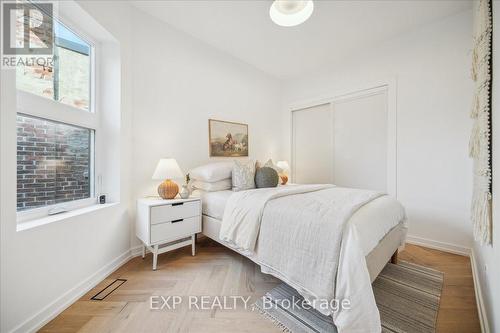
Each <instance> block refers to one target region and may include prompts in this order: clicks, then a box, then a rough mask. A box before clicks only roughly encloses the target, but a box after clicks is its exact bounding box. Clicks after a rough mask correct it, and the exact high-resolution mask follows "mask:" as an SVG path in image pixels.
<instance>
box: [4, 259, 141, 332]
mask: <svg viewBox="0 0 500 333" xmlns="http://www.w3.org/2000/svg"><path fill="white" fill-rule="evenodd" d="M131 258H132V249H130V250H127V251H125V252H124V253H122V254H121V255H119V256H118V257H116V258H115V259H113V260H111V262H109V263H108V264H106V265H105V266H104V267H102V268H101V269H100V270H98V271H97V272H95V273H94V274H92V275H91V276H90V277H88V278H87V279H85V280H84V281H82V282H80V283H79V284H77V285H76V286H75V287H74V288H72V289H70V290H68V291H67V292H66V293H64V294H63V295H61V296H60V297H59V298H57V299H56V300H55V301H54V302H52V303H50V304H48V305H47V306H46V307H44V308H43V309H42V310H40V311H39V312H38V313H36V314H35V315H33V316H32V317H30V318H28V319H27V320H25V321H24V322H23V323H21V324H20V325H18V326H16V327H15V328H14V329H12V330H11V331H10V332H11V333H14V332H15V333H17V332H36V331H38V330H39V329H40V328H41V327H42V326H43V325H45V324H47V323H48V322H49V321H51V320H52V319H54V318H55V317H57V315H59V314H60V313H61V312H63V311H64V310H65V309H66V308H68V307H69V306H70V305H71V304H73V303H74V302H76V301H77V300H78V299H79V298H80V297H82V296H83V295H85V294H86V293H87V292H88V291H89V290H91V289H92V288H94V287H95V286H96V285H97V284H98V283H100V282H101V281H102V280H104V279H105V278H106V277H107V276H108V275H109V274H111V273H113V272H114V271H115V270H116V269H118V268H119V267H120V266H122V265H123V264H125V263H126V262H127V261H128V260H130V259H131Z"/></svg>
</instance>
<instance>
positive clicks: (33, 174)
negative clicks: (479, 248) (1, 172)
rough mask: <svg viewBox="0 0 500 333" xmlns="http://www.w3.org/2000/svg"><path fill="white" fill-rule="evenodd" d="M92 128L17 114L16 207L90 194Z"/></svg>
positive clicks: (21, 208) (68, 199)
mask: <svg viewBox="0 0 500 333" xmlns="http://www.w3.org/2000/svg"><path fill="white" fill-rule="evenodd" d="M90 136H91V131H90V130H89V129H85V128H79V127H75V126H70V125H66V124H61V123H57V122H52V121H48V120H43V119H37V118H33V117H28V116H23V115H18V116H17V210H18V211H20V210H26V209H30V208H36V207H42V206H47V205H51V204H56V203H61V202H66V201H72V200H78V199H84V198H89V197H90V181H91V180H90V163H91V159H90V140H91V137H90Z"/></svg>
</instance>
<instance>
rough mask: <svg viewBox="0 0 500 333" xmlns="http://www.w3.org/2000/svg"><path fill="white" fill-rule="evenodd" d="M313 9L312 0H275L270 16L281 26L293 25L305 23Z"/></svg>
mask: <svg viewBox="0 0 500 333" xmlns="http://www.w3.org/2000/svg"><path fill="white" fill-rule="evenodd" d="M313 10H314V3H313V1H312V0H275V1H273V4H272V5H271V8H270V9H269V16H270V17H271V20H273V22H274V23H276V24H277V25H279V26H282V27H293V26H296V25H299V24H301V23H304V22H305V21H306V20H307V19H308V18H309V17H311V15H312V13H313Z"/></svg>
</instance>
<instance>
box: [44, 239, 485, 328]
mask: <svg viewBox="0 0 500 333" xmlns="http://www.w3.org/2000/svg"><path fill="white" fill-rule="evenodd" d="M197 250H198V251H197V255H196V256H195V257H192V256H191V255H190V248H189V247H186V248H183V249H179V250H176V251H174V252H170V253H165V254H162V255H160V256H159V258H158V270H157V271H155V272H153V271H152V270H151V255H148V256H146V258H145V259H144V260H143V259H141V258H140V257H137V258H134V259H132V260H130V261H129V262H128V263H126V264H125V265H123V266H122V267H121V268H119V269H118V270H117V271H115V272H114V273H113V274H111V275H110V276H109V277H108V278H107V279H105V280H104V281H102V283H100V284H99V285H98V286H96V287H95V288H94V289H93V290H91V291H90V292H89V293H87V294H86V295H84V296H83V297H82V298H81V299H80V300H78V301H77V302H76V303H74V304H73V305H71V306H70V307H69V308H68V309H66V310H65V311H64V312H63V313H61V314H60V315H59V316H57V317H56V318H55V319H54V320H52V321H51V322H49V323H48V324H47V325H46V326H44V327H43V328H42V329H41V332H134V333H135V332H281V330H279V329H278V328H276V327H275V326H274V324H273V323H272V322H271V321H269V320H267V319H264V318H263V317H262V316H260V315H259V314H258V313H256V312H252V311H250V310H246V309H244V307H243V303H242V302H240V303H238V307H237V309H236V310H218V309H217V310H208V311H207V310H205V311H203V310H189V309H188V308H187V304H188V301H184V302H183V304H182V307H181V308H177V309H176V310H167V309H164V310H155V311H152V310H150V297H151V296H152V295H161V296H168V295H181V296H182V295H184V296H188V295H197V296H202V295H207V296H222V295H226V296H230V295H241V296H251V297H252V300H251V301H250V302H249V304H253V302H254V301H255V300H256V299H257V298H258V297H260V296H262V295H263V294H264V293H265V292H266V291H268V290H270V289H272V288H273V287H274V286H275V285H277V284H278V283H279V281H278V280H277V279H275V278H273V277H270V276H267V275H264V274H262V273H260V270H259V268H258V267H257V266H256V265H255V264H254V263H253V262H251V261H250V260H249V259H246V258H244V257H243V256H241V255H238V254H236V253H234V252H232V251H231V250H229V249H227V248H225V247H223V246H220V245H218V244H217V243H215V242H213V241H211V240H209V239H203V240H201V241H200V242H199V243H198V247H197ZM400 258H401V259H402V260H407V261H410V262H414V263H417V264H421V265H425V266H428V267H433V268H436V269H438V270H441V271H443V272H444V273H445V282H444V284H445V285H444V289H443V297H442V299H441V307H440V311H439V316H438V332H468V333H470V332H479V331H480V329H479V324H478V316H477V311H476V307H475V298H474V288H473V284H472V275H471V268H470V262H469V260H468V258H465V257H461V256H457V255H452V254H447V253H443V252H440V251H435V250H429V249H426V248H422V247H418V246H412V245H408V246H407V248H406V250H405V251H404V252H403V253H401V254H400ZM116 278H122V279H127V282H125V283H124V284H123V285H122V286H120V287H119V288H118V289H117V290H115V291H114V292H113V293H112V294H110V295H109V296H108V297H106V298H105V300H103V301H92V300H90V298H91V297H92V296H93V295H95V294H96V293H97V292H98V291H99V290H101V289H103V288H104V287H105V286H107V285H108V284H109V283H110V282H111V281H113V280H114V279H116ZM170 304H171V303H170Z"/></svg>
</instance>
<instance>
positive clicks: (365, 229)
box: [197, 188, 407, 332]
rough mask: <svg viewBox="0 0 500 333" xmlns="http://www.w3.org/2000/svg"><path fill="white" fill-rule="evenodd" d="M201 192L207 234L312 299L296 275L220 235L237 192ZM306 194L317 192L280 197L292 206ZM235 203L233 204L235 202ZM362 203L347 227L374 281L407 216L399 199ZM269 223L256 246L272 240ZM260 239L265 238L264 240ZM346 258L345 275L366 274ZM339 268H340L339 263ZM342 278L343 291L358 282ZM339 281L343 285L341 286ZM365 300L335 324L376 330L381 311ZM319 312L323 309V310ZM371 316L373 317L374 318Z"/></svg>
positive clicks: (400, 241) (393, 251) (391, 255)
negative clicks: (274, 265) (293, 275)
mask: <svg viewBox="0 0 500 333" xmlns="http://www.w3.org/2000/svg"><path fill="white" fill-rule="evenodd" d="M340 190H342V189H341V188H335V189H330V188H324V189H321V188H320V189H318V190H317V191H316V192H317V193H323V192H321V191H340ZM197 192H198V191H197ZM198 195H199V196H200V197H201V198H202V212H203V231H202V233H203V234H204V235H205V236H207V237H209V238H211V239H213V240H215V241H216V242H218V243H220V244H222V245H224V246H227V247H229V248H231V249H233V250H235V251H237V252H239V253H241V254H242V255H245V256H247V257H248V258H250V259H251V260H253V261H254V262H256V263H257V264H259V265H260V266H261V268H262V271H263V272H264V273H268V274H271V275H274V276H276V277H277V278H279V279H281V280H282V281H284V282H287V283H288V284H290V285H291V286H293V287H294V288H296V289H297V290H298V291H299V292H300V293H301V294H302V295H303V296H304V297H305V298H306V299H308V300H309V298H308V296H310V295H308V294H310V293H309V290H308V289H306V288H302V286H301V285H300V284H298V285H294V280H293V278H292V279H287V277H288V276H287V275H283V274H280V271H279V270H274V269H273V267H272V265H266V263H265V262H263V260H262V258H259V256H258V255H256V254H251V253H249V252H248V251H246V250H245V249H243V248H238V247H237V246H234V244H231V243H230V242H228V241H225V240H222V239H221V238H220V236H221V228H222V223H223V219H224V214H225V213H226V214H227V211H226V206H227V205H228V202H231V200H232V199H234V197H233V195H234V192H232V191H229V190H226V191H217V192H199V193H198ZM307 195H310V196H314V195H318V194H315V193H312V194H308V193H304V194H302V193H291V194H290V195H288V194H286V195H285V198H283V199H281V200H282V201H285V203H283V204H286V205H290V207H293V205H294V201H293V200H295V202H297V200H302V199H301V198H303V196H307ZM317 199H318V198H317V197H312V199H311V200H317ZM286 200H288V201H289V202H288V203H286ZM278 201H279V200H273V201H272V204H267V208H266V210H267V211H272V210H273V209H274V210H277V208H275V207H274V208H273V206H276V204H278V203H279V202H278ZM299 202H300V201H299ZM269 203H271V201H269ZM240 204H241V203H240ZM232 205H233V206H234V203H233V204H232ZM359 206H360V207H359V208H356V209H355V211H354V213H352V215H351V216H350V218H349V220H348V223H347V224H348V225H349V229H348V230H355V233H354V234H355V237H356V239H357V240H356V242H357V243H359V244H360V245H361V248H360V250H361V252H362V255H363V256H364V258H365V261H366V269H367V271H368V275H369V282H373V281H374V280H375V278H376V277H377V276H378V274H379V273H380V272H381V271H382V269H383V268H384V266H385V265H386V264H387V262H389V261H391V260H395V259H396V258H397V256H396V255H397V252H398V248H400V247H401V246H403V245H404V241H405V237H406V230H407V227H406V218H405V213H404V209H403V208H402V206H401V204H399V202H398V201H397V200H395V199H393V198H391V197H389V196H386V195H380V196H376V197H373V198H372V199H370V200H367V202H364V203H362V204H360V205H359ZM233 208H234V207H233ZM271 216H272V214H271ZM273 218H276V219H278V218H277V217H276V216H274V217H271V220H273ZM268 219H269V218H268ZM273 221H274V220H273ZM269 225H270V223H269V222H267V226H266V224H263V225H262V226H260V229H259V233H260V236H259V238H258V239H257V244H256V248H257V249H260V248H261V247H262V244H260V242H266V243H267V242H269V241H268V239H266V234H267V233H269V232H270V231H268V230H270V229H269V228H270V227H269ZM223 233H224V230H223ZM346 234H349V235H350V234H352V233H350V232H346ZM346 237H351V236H346ZM261 239H263V240H262V241H261ZM344 242H345V243H346V244H347V243H348V242H347V241H344ZM280 246H281V245H280ZM342 246H343V245H342ZM256 251H257V250H256ZM341 251H343V252H348V251H346V250H345V249H341ZM358 252H359V251H358ZM339 261H340V260H339ZM357 261H359V260H357ZM344 262H345V263H344V264H343V265H344V267H342V271H344V272H347V271H349V272H347V273H345V275H349V274H350V275H351V277H350V278H349V279H350V280H356V279H358V277H357V276H361V275H363V274H362V273H359V267H363V268H364V267H365V265H364V263H363V265H361V266H359V265H358V266H357V267H355V266H356V265H354V264H353V263H352V262H349V261H348V260H347V259H346V260H344ZM338 269H339V270H340V267H339V268H338ZM313 273H314V272H313ZM339 274H340V273H339ZM299 280H300V279H299ZM340 280H341V279H339V281H335V282H334V283H335V284H336V286H337V287H338V289H339V290H341V289H342V288H343V289H344V292H345V290H348V291H347V292H345V293H346V294H348V293H349V292H350V291H349V290H351V289H352V285H353V284H354V285H356V283H351V282H349V283H347V282H346V281H340ZM342 284H343V285H342ZM340 285H342V286H341V287H339V286H340ZM359 286H360V287H359V289H360V291H359V292H360V293H361V292H362V293H363V294H365V293H367V291H366V290H367V289H366V288H368V287H369V288H370V293H372V291H371V286H368V287H367V283H366V282H365V283H363V280H362V279H360V280H359ZM337 287H336V288H337ZM363 288H364V289H363ZM336 292H337V291H336ZM349 295H354V294H352V293H351V294H349ZM353 297H354V296H353ZM363 297H364V296H363ZM314 301H315V299H311V302H312V303H314ZM363 303H366V304H365V305H363V306H359V309H355V310H351V309H350V311H351V312H350V314H349V315H341V316H339V317H338V318H335V317H334V321H335V323H336V325H337V326H338V327H339V331H340V332H350V331H356V330H359V329H361V330H363V331H365V332H369V331H374V332H375V331H377V328H376V327H377V325H379V324H378V323H377V318H378V316H379V315H378V310H376V309H375V310H373V307H374V299H373V300H371V301H370V300H368V301H367V302H365V301H363ZM359 304H361V303H359ZM318 310H320V309H318ZM367 311H368V312H370V311H372V312H373V311H376V312H377V313H376V314H371V315H370V314H367ZM320 312H322V311H321V310H320ZM324 314H328V315H329V314H330V313H329V312H324ZM360 315H363V316H365V317H366V318H367V322H366V323H364V322H363V321H360V320H359V316H360ZM369 318H372V321H371V322H370V320H369ZM336 319H337V320H336ZM368 322H370V323H368ZM378 327H380V326H378ZM341 328H342V329H341Z"/></svg>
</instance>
